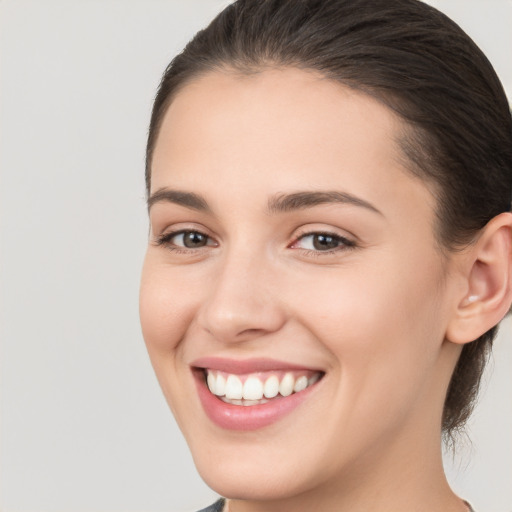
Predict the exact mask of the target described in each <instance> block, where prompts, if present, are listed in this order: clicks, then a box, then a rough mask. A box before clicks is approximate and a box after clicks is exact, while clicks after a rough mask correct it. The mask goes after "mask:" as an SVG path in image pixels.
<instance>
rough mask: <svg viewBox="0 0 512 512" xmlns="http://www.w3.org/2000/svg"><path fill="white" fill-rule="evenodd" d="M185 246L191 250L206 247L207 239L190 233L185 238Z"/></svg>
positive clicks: (193, 232) (199, 234)
mask: <svg viewBox="0 0 512 512" xmlns="http://www.w3.org/2000/svg"><path fill="white" fill-rule="evenodd" d="M183 245H185V247H188V248H190V249H194V248H196V247H204V246H205V245H206V237H205V236H204V235H202V234H201V233H197V232H196V231H188V232H187V233H185V236H184V237H183Z"/></svg>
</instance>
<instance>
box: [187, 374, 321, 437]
mask: <svg viewBox="0 0 512 512" xmlns="http://www.w3.org/2000/svg"><path fill="white" fill-rule="evenodd" d="M317 384H318V383H316V384H314V385H313V386H311V387H309V388H306V389H305V390H304V391H300V392H299V393H293V394H291V395H290V396H287V397H279V398H273V399H271V400H269V401H268V402H267V403H265V404H260V405H250V406H243V405H233V404H228V403H226V402H223V401H222V400H221V399H220V398H218V397H217V396H215V395H214V394H212V393H211V392H210V390H209V389H208V387H207V386H206V383H205V381H204V377H203V375H202V372H201V375H196V385H197V390H198V393H199V399H200V400H201V403H202V405H203V408H204V410H205V412H206V415H207V416H208V418H210V420H211V421H213V423H215V424H216V425H218V426H219V427H221V428H224V429H227V430H257V429H259V428H263V427H266V426H268V425H271V424H273V423H275V422H277V421H279V420H280V419H281V418H282V417H283V416H286V415H287V414H289V413H291V412H292V411H293V410H294V409H295V408H296V407H298V406H299V405H300V404H301V403H302V402H303V401H304V400H305V399H306V398H307V397H308V396H309V395H310V394H311V391H312V390H314V389H315V388H316V386H317Z"/></svg>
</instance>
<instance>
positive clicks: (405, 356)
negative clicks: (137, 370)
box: [140, 69, 457, 499]
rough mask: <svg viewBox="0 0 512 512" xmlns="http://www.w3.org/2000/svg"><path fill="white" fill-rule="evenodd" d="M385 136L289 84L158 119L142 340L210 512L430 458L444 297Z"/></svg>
mask: <svg viewBox="0 0 512 512" xmlns="http://www.w3.org/2000/svg"><path fill="white" fill-rule="evenodd" d="M402 128H403V127H402V125H401V124H400V122H399V121H398V120H397V119H396V118H395V117H394V116H393V115H392V114H391V112H390V111H389V110H388V109H387V108H385V107H384V106H382V105H381V104H379V103H377V102H376V101H375V100H373V99H371V98H369V97H368V96H366V95H363V94H361V93H358V92H355V91H353V90H350V89H348V88H344V87H342V86H340V85H339V84H335V83H333V82H331V81H329V80H326V79H322V78H320V77H318V76H317V75H315V74H313V73H309V72H306V71H300V70H295V69H282V70H277V69H275V70H266V71H263V72H261V73H258V74H253V75H250V76H240V75H235V74H234V73H229V72H225V73H221V72H215V73H210V74H207V75H205V76H203V77H201V78H199V79H197V80H196V81H194V82H192V83H190V84H188V85H187V86H186V87H185V88H184V89H183V90H181V91H180V92H179V94H178V95H177V97H176V98H175V99H174V101H173V102H172V104H171V105H170V107H169V109H168V111H167V113H166V115H165V118H164V121H163V125H162V127H161V132H160V135H159V138H158V141H157V144H156V148H155V152H154V158H153V166H152V184H151V198H150V220H151V234H150V242H149V246H148V250H147V256H146V260H145V264H144V270H143V277H142V286H141V305H140V309H141V321H142V328H143V333H144V338H145V341H146V344H147V347H148V351H149V354H150V357H151V361H152V364H153V366H154V369H155V371H156V375H157V377H158V380H159V382H160V385H161V387H162V389H163V392H164V394H165V396H166V399H167V401H168V403H169V405H170V407H171V409H172V411H173V413H174V415H175V417H176V419H177V421H178V423H179V425H180V428H181V429H182V431H183V433H184V435H185V437H186V439H187V441H188V443H189V445H190V448H191V451H192V454H193V457H194V459H195V462H196V464H197V467H198V469H199V472H200V473H201V475H202V476H203V478H204V479H205V480H206V482H207V483H208V484H209V485H210V486H212V487H213V488H214V489H215V490H217V491H218V492H220V493H222V494H224V495H227V496H235V497H239V498H246V499H251V498H252V499H260V498H261V499H271V498H272V497H274V498H282V497H289V496H294V495H298V494H300V493H303V492H305V491H313V490H315V489H321V488H323V489H326V488H327V487H328V486H329V485H336V484H337V483H339V481H340V479H341V478H344V482H345V483H347V482H350V481H351V480H350V478H349V477H348V475H350V476H351V477H354V478H355V477H357V475H359V477H361V475H365V476H364V478H371V477H372V476H371V475H374V474H375V475H377V474H379V472H381V473H382V472H384V468H386V471H387V472H388V474H389V475H391V474H392V473H393V470H392V469H391V468H392V467H393V468H395V469H396V470H397V471H401V472H402V473H403V466H401V464H402V463H406V461H407V460H409V459H410V458H413V459H415V458H416V457H421V456H422V455H425V453H423V450H424V449H425V446H426V445H427V446H428V450H432V449H434V450H437V449H438V446H437V445H436V444H433V445H431V444H429V443H430V441H431V440H432V436H434V438H435V437H436V435H439V429H440V419H441V412H442V403H443V398H444V394H445V392H446V387H447V385H448V380H449V377H450V373H451V371H452V368H453V365H454V364H455V359H456V356H457V349H455V348H454V346H453V345H452V344H450V343H448V342H445V341H444V334H445V330H446V327H447V324H448V322H449V319H450V313H449V312H450V311H451V310H452V309H453V308H452V307H451V306H452V304H453V300H454V296H455V288H456V287H455V285H454V284H453V283H452V279H451V277H450V276H451V274H452V272H451V269H450V265H452V262H451V260H448V259H447V258H446V257H443V256H442V255H441V254H440V252H439V251H438V250H437V249H436V246H435V239H434V233H433V222H434V207H435V204H434V199H433V196H432V194H431V193H430V192H429V190H428V189H427V188H426V186H425V185H424V183H423V182H422V181H420V180H419V179H417V178H415V177H413V176H412V174H410V173H408V172H407V171H406V170H405V168H404V163H403V162H404V160H403V158H402V157H401V154H400V151H399V149H398V146H397V139H398V137H399V134H400V131H401V129H402ZM208 375H209V377H207V376H208ZM207 380H208V381H209V383H210V387H211V389H212V391H213V392H212V391H210V390H209V389H208V384H207ZM294 389H295V391H294ZM275 393H277V396H275ZM290 393H291V394H290ZM244 397H245V398H244ZM435 441H436V442H438V439H435ZM432 446H434V448H432ZM391 461H393V462H391ZM369 468H371V471H368V469H369ZM381 469H382V471H380V470H381ZM354 475H355V476H354ZM347 485H348V484H347Z"/></svg>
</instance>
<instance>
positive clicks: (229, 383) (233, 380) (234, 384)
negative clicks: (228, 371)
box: [226, 375, 243, 400]
mask: <svg viewBox="0 0 512 512" xmlns="http://www.w3.org/2000/svg"><path fill="white" fill-rule="evenodd" d="M242 391H243V388H242V381H241V380H240V379H239V378H238V377H237V376H236V375H230V376H229V377H228V379H227V380H226V398H229V399H231V400H233V399H235V400H236V399H240V398H242Z"/></svg>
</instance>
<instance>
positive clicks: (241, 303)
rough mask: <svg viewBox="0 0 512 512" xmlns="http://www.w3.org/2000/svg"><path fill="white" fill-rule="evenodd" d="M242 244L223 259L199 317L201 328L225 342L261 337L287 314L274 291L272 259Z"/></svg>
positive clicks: (276, 326) (213, 277) (278, 326)
mask: <svg viewBox="0 0 512 512" xmlns="http://www.w3.org/2000/svg"><path fill="white" fill-rule="evenodd" d="M241 245H242V246H240V245H239V246H238V248H237V247H232V248H231V249H230V250H227V251H226V252H225V254H223V255H222V256H220V258H219V262H218V265H217V266H216V271H215V274H214V275H213V276H212V282H211V285H210V293H209V296H208V298H207V300H206V301H205V302H204V303H203V305H202V310H201V314H200V315H199V316H200V321H201V323H202V327H203V328H204V329H206V330H207V331H208V332H209V333H210V334H211V335H213V336H214V337H215V338H217V339H218V340H219V341H223V342H230V341H241V340H244V339H250V338H253V337H256V336H261V335H263V334H265V333H268V332H272V331H275V330H277V329H279V328H280V326H281V325H282V323H283V322H284V311H283V310H282V308H281V307H280V304H279V301H278V300H276V299H277V297H276V294H275V293H273V291H272V290H273V288H274V283H273V282H272V281H273V276H274V275H275V273H274V271H273V269H272V265H271V263H270V261H269V258H266V257H265V255H264V254H263V251H255V250H254V248H253V250H251V248H250V245H248V244H241Z"/></svg>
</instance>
